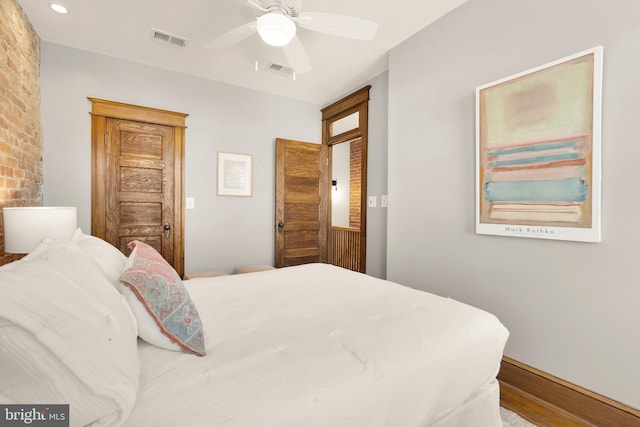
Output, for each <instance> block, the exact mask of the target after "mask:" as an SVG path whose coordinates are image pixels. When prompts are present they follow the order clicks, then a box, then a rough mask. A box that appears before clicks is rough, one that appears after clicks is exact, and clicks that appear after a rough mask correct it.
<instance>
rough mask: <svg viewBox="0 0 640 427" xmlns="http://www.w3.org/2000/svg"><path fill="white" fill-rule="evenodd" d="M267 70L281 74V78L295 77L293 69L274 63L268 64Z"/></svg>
mask: <svg viewBox="0 0 640 427" xmlns="http://www.w3.org/2000/svg"><path fill="white" fill-rule="evenodd" d="M265 70H267V71H271V72H273V73H276V74H280V75H281V76H285V77H291V76H292V75H293V68H291V67H288V66H286V65H281V64H276V63H273V62H270V63H269V64H267V66H266V68H265Z"/></svg>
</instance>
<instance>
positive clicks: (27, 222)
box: [2, 207, 78, 254]
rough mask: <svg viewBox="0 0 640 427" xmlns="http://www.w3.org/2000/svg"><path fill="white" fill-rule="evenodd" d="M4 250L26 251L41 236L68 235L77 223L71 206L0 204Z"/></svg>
mask: <svg viewBox="0 0 640 427" xmlns="http://www.w3.org/2000/svg"><path fill="white" fill-rule="evenodd" d="M2 215H3V220H4V251H5V252H6V253H12V254H26V253H29V252H31V251H33V250H34V249H35V248H36V247H37V246H38V245H39V244H40V242H42V240H43V239H47V238H48V239H56V238H65V239H70V238H71V237H72V236H73V233H74V231H75V230H76V228H77V227H78V218H77V212H76V208H74V207H16V208H2Z"/></svg>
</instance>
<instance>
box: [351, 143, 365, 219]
mask: <svg viewBox="0 0 640 427" xmlns="http://www.w3.org/2000/svg"><path fill="white" fill-rule="evenodd" d="M350 151H351V155H350V159H349V164H350V172H351V182H350V183H349V185H350V187H351V188H350V189H349V227H356V228H357V227H360V212H361V211H360V210H361V209H362V207H361V206H360V197H361V195H362V166H361V165H362V140H361V139H356V140H353V141H351V143H350Z"/></svg>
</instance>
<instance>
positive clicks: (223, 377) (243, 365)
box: [125, 264, 508, 427]
mask: <svg viewBox="0 0 640 427" xmlns="http://www.w3.org/2000/svg"><path fill="white" fill-rule="evenodd" d="M185 284H186V285H187V288H188V290H189V292H190V294H191V297H192V299H193V300H194V302H195V304H196V305H197V307H198V310H199V311H200V315H201V317H202V319H203V323H204V329H205V342H206V349H207V352H208V354H207V356H205V357H196V356H193V355H188V354H182V353H176V352H171V351H167V350H163V349H160V348H157V347H153V346H151V345H148V344H146V343H142V342H141V343H140V345H139V349H140V358H141V369H142V373H141V377H140V389H139V393H138V398H137V402H136V405H135V407H134V409H133V411H132V413H131V415H130V416H129V418H128V420H127V421H126V423H125V425H126V426H130V427H133V426H136V427H138V426H153V427H161V426H172V427H173V426H242V427H258V426H274V427H286V426H292V427H314V426H317V427H331V426H363V427H375V426H393V427H404V426H406V427H410V426H427V425H431V424H433V423H435V422H437V421H438V420H440V419H442V418H443V417H445V416H446V415H447V414H448V413H449V412H451V411H452V410H454V408H456V407H458V406H460V405H462V404H463V403H464V402H465V401H466V400H467V399H468V398H469V397H470V396H472V395H473V394H474V393H475V392H476V391H477V390H479V389H481V388H482V387H483V386H485V385H486V384H487V383H489V382H490V381H491V379H492V378H494V377H495V376H496V374H497V372H498V369H499V365H500V360H501V357H502V352H503V349H504V345H505V342H506V340H507V337H508V332H507V330H506V329H505V328H504V327H503V326H502V325H501V324H500V322H499V321H498V320H497V319H496V318H495V316H493V315H491V314H489V313H487V312H484V311H482V310H479V309H477V308H474V307H470V306H468V305H465V304H462V303H459V302H456V301H454V300H451V299H447V298H441V297H437V296H434V295H431V294H428V293H425V292H421V291H417V290H413V289H411V288H408V287H405V286H401V285H398V284H394V283H391V282H388V281H384V280H379V279H375V278H372V277H370V276H366V275H364V274H359V273H354V272H351V271H348V270H344V269H341V268H338V267H334V266H330V265H326V264H310V265H304V266H297V267H289V268H285V269H279V270H273V271H265V272H259V273H249V274H241V275H234V276H222V277H215V278H205V279H192V280H189V281H186V282H185ZM496 410H497V409H496Z"/></svg>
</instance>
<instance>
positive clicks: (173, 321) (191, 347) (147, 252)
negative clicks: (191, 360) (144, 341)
mask: <svg viewBox="0 0 640 427" xmlns="http://www.w3.org/2000/svg"><path fill="white" fill-rule="evenodd" d="M128 246H129V249H135V250H134V251H133V252H132V253H131V255H130V258H132V259H130V260H129V268H127V269H125V271H124V272H123V273H122V277H121V278H120V280H121V281H122V283H123V284H124V285H126V286H127V287H128V288H129V289H131V291H133V293H134V294H135V296H136V297H137V298H138V300H139V301H140V302H141V303H142V305H143V306H144V307H145V308H146V309H147V310H146V311H147V314H148V315H149V316H151V317H152V318H153V320H154V321H155V323H156V324H157V325H158V327H159V328H160V331H161V332H162V334H164V335H165V336H167V337H168V338H169V340H171V342H174V343H176V344H178V345H179V346H180V349H182V351H184V352H185V353H194V354H196V355H198V356H204V355H205V349H204V334H203V331H202V322H201V320H200V316H199V315H198V310H197V309H196V306H195V305H194V304H193V302H192V301H191V297H190V296H189V293H188V292H187V289H186V288H185V287H184V284H183V283H182V280H181V279H180V276H178V273H176V271H175V270H174V269H173V267H171V265H169V263H168V262H167V261H166V260H165V259H164V258H162V255H160V254H159V253H158V251H156V250H155V249H154V248H152V247H151V246H149V245H147V244H146V243H143V242H140V241H138V240H134V241H132V242H131V243H129V245H128ZM137 316H140V314H139V313H138V314H137ZM140 320H141V319H139V323H140ZM141 337H142V336H141ZM142 338H144V337H142ZM152 344H153V343H152Z"/></svg>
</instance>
